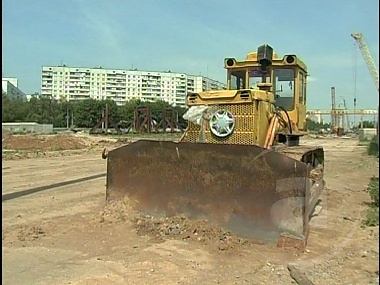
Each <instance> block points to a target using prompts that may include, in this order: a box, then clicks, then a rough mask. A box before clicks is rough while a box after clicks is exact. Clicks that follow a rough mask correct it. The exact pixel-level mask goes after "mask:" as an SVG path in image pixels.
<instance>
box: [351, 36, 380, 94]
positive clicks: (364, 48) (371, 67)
mask: <svg viewBox="0 0 380 285" xmlns="http://www.w3.org/2000/svg"><path fill="white" fill-rule="evenodd" d="M351 37H353V38H354V39H355V41H356V43H357V44H358V46H359V49H360V51H361V53H362V56H363V58H364V61H365V63H366V65H367V68H368V71H369V73H370V74H371V76H372V79H373V81H374V82H375V85H376V89H377V91H379V72H378V70H377V68H376V64H375V60H374V58H373V56H372V54H371V51H370V49H369V47H368V45H367V43H366V41H365V39H364V37H363V35H362V34H361V33H352V34H351Z"/></svg>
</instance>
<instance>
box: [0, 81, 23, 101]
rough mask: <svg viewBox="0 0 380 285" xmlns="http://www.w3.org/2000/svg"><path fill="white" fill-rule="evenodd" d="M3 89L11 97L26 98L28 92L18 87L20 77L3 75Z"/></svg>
mask: <svg viewBox="0 0 380 285" xmlns="http://www.w3.org/2000/svg"><path fill="white" fill-rule="evenodd" d="M1 87H2V91H3V92H5V93H7V97H8V98H10V99H21V100H26V94H25V93H24V92H22V91H21V90H20V89H19V88H18V79H17V78H14V77H2V82H1Z"/></svg>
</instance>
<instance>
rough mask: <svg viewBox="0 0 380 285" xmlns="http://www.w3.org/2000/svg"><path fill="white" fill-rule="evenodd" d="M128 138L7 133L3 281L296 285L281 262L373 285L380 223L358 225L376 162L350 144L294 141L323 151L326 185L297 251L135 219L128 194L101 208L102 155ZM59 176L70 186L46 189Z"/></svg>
mask: <svg viewBox="0 0 380 285" xmlns="http://www.w3.org/2000/svg"><path fill="white" fill-rule="evenodd" d="M126 141H128V140H124V141H120V140H117V139H113V138H107V137H100V136H92V137H90V136H88V135H84V134H75V135H74V134H67V135H51V136H36V135H34V136H32V135H24V136H12V135H7V134H4V133H3V143H2V147H3V152H2V154H3V155H2V158H3V161H2V175H3V179H2V189H3V190H2V191H3V201H2V258H3V264H2V273H3V274H2V282H3V284H4V285H15V284H23V285H28V284H33V285H36V284H39V285H42V284H56V285H63V284H72V285H73V284H75V285H85V284H87V285H90V284H91V285H93V284H94V285H109V284H168V285H169V284H295V281H294V280H293V279H292V278H291V276H290V274H289V271H288V269H287V266H288V265H289V264H292V265H294V266H295V267H296V268H297V269H298V270H299V271H300V272H303V273H304V274H305V276H306V277H307V278H308V279H309V280H310V281H311V282H313V284H316V285H317V284H378V280H379V277H378V270H379V269H378V268H379V251H378V245H379V228H378V227H367V226H363V220H364V219H365V216H366V211H367V208H368V205H367V203H368V202H369V201H370V197H369V194H368V193H367V192H366V191H365V190H366V186H367V184H368V182H369V179H370V178H371V177H372V176H374V175H376V176H377V175H378V158H376V157H372V156H368V155H367V154H366V153H365V152H366V149H365V146H360V145H359V143H358V139H357V138H334V137H325V138H314V139H313V138H310V137H304V138H303V139H302V143H303V144H317V145H321V146H323V147H324V149H325V158H326V161H325V181H326V188H325V190H324V191H323V193H322V196H321V202H320V204H319V205H318V211H316V212H315V216H314V217H313V218H312V220H311V230H310V235H309V240H308V246H307V249H306V250H305V251H303V252H299V251H297V250H295V249H280V248H276V247H275V245H273V244H257V243H253V242H252V241H249V240H245V239H243V238H240V237H237V236H234V235H233V234H231V233H229V232H226V231H224V230H223V229H218V228H212V227H211V226H210V225H208V224H207V223H206V222H205V221H189V220H187V219H186V217H172V218H167V219H157V218H155V217H147V216H142V215H141V214H139V213H137V212H135V211H134V210H133V209H131V208H130V207H129V203H128V200H126V199H125V200H123V201H119V202H117V203H112V204H108V205H107V204H106V201H105V175H104V174H105V172H106V160H103V159H102V158H101V151H102V149H103V147H107V148H113V147H117V146H120V145H123V144H125V143H127V142H126ZM96 175H98V176H96ZM84 177H87V178H88V177H90V178H88V179H87V180H76V179H79V178H84ZM91 177H92V178H91ZM147 179H149V178H148V177H147ZM65 181H66V182H67V181H72V183H70V182H68V184H67V185H63V186H59V187H57V185H55V187H53V186H54V184H56V183H59V182H65ZM49 185H52V187H49ZM43 186H46V187H45V188H43ZM38 187H40V188H38ZM33 189H34V190H35V191H34V193H32V192H33ZM39 190H43V191H39ZM21 191H24V192H21ZM28 191H30V193H29V192H28ZM17 193H19V194H20V193H21V194H20V195H18V194H17ZM26 194H28V195H26ZM12 195H13V196H12ZM320 206H322V209H321V208H320Z"/></svg>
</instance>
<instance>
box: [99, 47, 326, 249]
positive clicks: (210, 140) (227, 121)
mask: <svg viewBox="0 0 380 285" xmlns="http://www.w3.org/2000/svg"><path fill="white" fill-rule="evenodd" d="M224 67H225V68H226V70H227V88H226V89H225V90H217V91H205V92H199V93H189V94H187V97H186V104H187V106H188V109H187V112H186V113H185V115H184V118H185V119H187V121H188V126H187V129H186V131H185V132H184V134H183V136H182V137H181V139H180V140H179V142H172V141H151V140H139V141H137V142H134V143H131V144H128V145H125V146H122V147H120V148H117V149H114V150H111V151H109V152H108V154H107V159H108V161H107V186H106V197H107V200H108V201H113V200H117V199H121V198H124V197H126V196H127V197H128V198H129V201H130V202H131V204H132V206H134V207H135V208H136V209H138V210H139V211H141V212H142V213H145V214H149V215H155V216H160V217H161V216H175V215H186V216H187V217H189V218H191V219H202V220H207V221H208V222H209V223H210V224H211V225H215V226H218V227H222V228H225V229H227V230H229V231H230V232H232V233H235V234H236V235H238V236H242V237H244V238H247V239H251V240H257V241H266V242H273V243H276V244H277V246H280V247H289V246H294V247H297V248H304V247H305V246H306V243H307V238H308V233H309V221H310V217H311V214H312V212H313V209H314V208H315V206H316V204H317V203H318V201H319V196H320V193H321V191H322V190H323V188H324V180H323V166H324V151H323V148H321V147H318V146H311V145H302V144H300V138H301V137H302V136H303V135H305V134H306V83H307V68H306V65H305V64H304V63H303V62H302V61H301V60H300V59H299V58H298V57H297V56H296V55H295V54H287V55H285V56H283V57H282V58H280V57H279V56H278V55H277V54H276V53H275V52H274V51H273V49H272V47H271V46H269V45H262V46H260V47H258V49H257V51H255V52H251V53H249V54H248V55H247V56H246V58H245V60H237V59H235V58H226V59H225V60H224Z"/></svg>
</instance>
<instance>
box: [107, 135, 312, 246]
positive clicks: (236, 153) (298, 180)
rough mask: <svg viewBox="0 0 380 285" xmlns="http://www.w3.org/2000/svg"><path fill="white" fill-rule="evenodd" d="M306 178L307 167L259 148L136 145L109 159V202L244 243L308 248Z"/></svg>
mask: <svg viewBox="0 0 380 285" xmlns="http://www.w3.org/2000/svg"><path fill="white" fill-rule="evenodd" d="M308 176H309V168H308V165H307V164H305V163H303V162H301V161H298V160H296V159H293V158H290V157H288V156H286V155H284V154H281V153H278V152H276V151H273V150H268V149H263V148H260V147H257V146H251V145H222V144H207V143H186V142H182V143H175V142H162V141H146V140H141V141H137V142H134V143H132V144H130V145H126V146H123V147H120V148H118V149H114V150H112V151H110V152H109V153H108V161H107V190H106V196H107V200H108V201H112V200H116V199H120V198H123V197H125V196H127V197H129V200H130V203H131V204H132V206H133V207H135V208H136V209H137V210H139V211H141V212H142V213H144V214H148V215H153V216H166V217H169V216H174V215H180V214H181V215H186V216H188V217H189V218H193V219H202V220H207V221H208V222H210V224H212V225H215V226H220V227H223V228H225V229H227V230H229V231H230V232H232V233H235V234H237V235H239V236H242V237H244V238H249V239H255V240H259V241H273V242H276V241H277V242H278V239H279V238H280V236H283V235H284V234H289V235H291V236H293V237H296V238H299V239H300V240H303V241H305V239H306V238H307V230H308V220H309V214H310V209H309V208H310V204H309V202H310V201H309V200H310V199H311V198H312V197H311V193H310V185H311V183H310V181H309V178H308ZM314 203H315V202H314ZM311 206H312V205H311Z"/></svg>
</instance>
